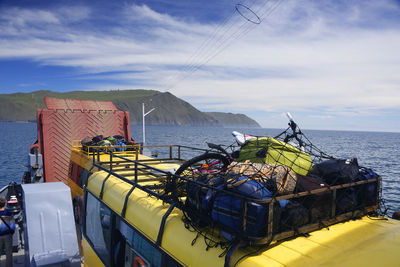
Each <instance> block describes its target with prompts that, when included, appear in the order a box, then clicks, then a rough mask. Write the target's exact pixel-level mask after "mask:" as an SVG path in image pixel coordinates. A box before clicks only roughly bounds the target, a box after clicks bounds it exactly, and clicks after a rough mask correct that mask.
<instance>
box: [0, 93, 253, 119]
mask: <svg viewBox="0 0 400 267" xmlns="http://www.w3.org/2000/svg"><path fill="white" fill-rule="evenodd" d="M45 96H47V97H55V98H71V99H82V100H102V101H107V100H108V101H112V102H113V103H114V104H115V105H116V106H117V107H118V108H119V109H120V110H125V111H129V113H130V119H131V122H132V124H139V123H141V122H142V103H150V104H147V108H148V109H150V108H152V107H156V109H155V110H154V111H153V112H151V113H150V114H149V115H148V116H146V123H147V124H148V125H182V126H223V127H260V125H259V124H258V123H257V122H256V121H255V120H253V119H251V118H249V117H248V116H246V115H244V114H233V113H225V112H202V111H200V110H198V109H196V108H195V107H193V106H192V105H191V104H189V103H188V102H186V101H184V100H182V99H180V98H178V97H176V96H174V95H173V94H171V93H169V92H160V91H156V90H140V89H139V90H113V91H71V92H53V91H35V92H30V93H13V94H0V121H34V120H36V110H37V109H40V108H43V107H44V101H43V98H44V97H45Z"/></svg>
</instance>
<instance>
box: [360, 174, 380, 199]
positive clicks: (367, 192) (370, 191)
mask: <svg viewBox="0 0 400 267" xmlns="http://www.w3.org/2000/svg"><path fill="white" fill-rule="evenodd" d="M358 175H359V176H358V177H359V179H360V180H369V179H372V178H379V174H377V173H376V172H374V171H373V170H372V169H368V168H364V167H361V168H360V172H359V174H358ZM357 190H358V191H359V192H358V193H357V200H358V201H359V204H360V205H362V206H372V205H376V204H378V203H377V202H378V192H377V190H378V182H373V183H367V184H363V185H361V186H359V187H358V189H357Z"/></svg>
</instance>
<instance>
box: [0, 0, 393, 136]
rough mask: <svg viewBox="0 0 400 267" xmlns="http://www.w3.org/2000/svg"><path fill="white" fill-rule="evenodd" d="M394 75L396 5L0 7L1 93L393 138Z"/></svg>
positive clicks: (178, 0)
mask: <svg viewBox="0 0 400 267" xmlns="http://www.w3.org/2000/svg"><path fill="white" fill-rule="evenodd" d="M214 2H215V3H214ZM238 3H240V4H243V5H239V6H238V5H237V4H238ZM243 6H246V7H248V8H249V9H250V10H252V12H251V11H249V10H248V9H247V8H245V7H243ZM235 8H238V9H239V11H240V13H242V15H243V16H241V15H240V14H239V12H237V10H236V9H235ZM253 12H254V13H253ZM255 14H256V15H257V16H258V17H259V18H260V20H261V23H260V24H254V23H251V22H249V21H247V19H249V20H253V21H258V18H257V17H256V15H255ZM246 18H247V19H246ZM399 73H400V1H393V0H382V1H361V0H360V1H333V0H332V1H307V0H297V1H296V0H287V1H285V0H274V1H272V0H271V1H259V0H243V1H240V2H238V1H230V0H220V1H189V0H175V1H167V0H162V1H152V0H142V1H103V0H96V1H50V0H49V1H37V0H36V1H24V0H20V1H15V0H0V93H13V92H31V91H35V90H54V91H72V90H115V89H142V88H144V89H154V90H160V91H170V92H171V93H173V94H175V95H176V96H178V97H181V98H183V99H184V100H186V101H188V102H190V103H191V104H193V105H194V106H195V107H196V108H198V109H200V110H202V111H227V112H234V113H245V114H247V115H249V116H251V117H253V118H254V119H256V120H257V121H258V122H259V123H260V124H261V125H262V126H263V127H272V128H274V127H279V128H282V127H284V126H285V124H286V120H285V118H284V117H283V116H282V114H283V113H285V112H286V111H290V112H291V113H292V114H293V115H294V117H295V119H296V120H297V121H298V122H299V124H300V126H302V128H308V129H333V130H372V131H397V132H400V75H399Z"/></svg>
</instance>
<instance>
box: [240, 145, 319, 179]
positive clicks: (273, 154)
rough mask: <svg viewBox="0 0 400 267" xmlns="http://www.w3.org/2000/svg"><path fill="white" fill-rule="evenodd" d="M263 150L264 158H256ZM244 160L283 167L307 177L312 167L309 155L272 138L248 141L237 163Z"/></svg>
mask: <svg viewBox="0 0 400 267" xmlns="http://www.w3.org/2000/svg"><path fill="white" fill-rule="evenodd" d="M264 148H265V149H266V154H265V157H257V156H256V153H257V152H258V151H260V150H262V149H264ZM264 151H265V150H264ZM261 154H262V153H261ZM246 160H250V161H251V162H253V163H268V164H276V165H285V166H288V167H289V168H291V170H292V171H293V172H295V173H297V174H300V175H307V173H308V171H309V170H310V169H311V166H312V161H311V157H310V155H308V154H306V153H304V152H301V151H300V150H299V149H298V148H296V147H294V146H292V145H290V144H288V143H285V142H283V141H280V140H277V139H274V138H272V137H261V138H257V139H251V140H248V141H247V142H246V144H244V145H243V147H242V148H241V150H240V153H239V158H238V159H237V161H239V162H244V161H246Z"/></svg>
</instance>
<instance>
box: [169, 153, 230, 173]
mask: <svg viewBox="0 0 400 267" xmlns="http://www.w3.org/2000/svg"><path fill="white" fill-rule="evenodd" d="M229 163H230V161H229V159H228V158H227V157H226V156H224V155H221V154H218V153H205V154H202V155H200V156H197V157H194V158H192V159H190V160H188V161H186V162H184V163H183V164H182V165H181V167H180V168H179V169H178V170H177V171H176V172H175V174H176V175H179V176H184V177H192V178H193V179H195V177H196V176H199V175H203V174H207V173H210V174H211V173H216V172H220V171H224V170H226V168H227V167H228V165H229Z"/></svg>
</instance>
